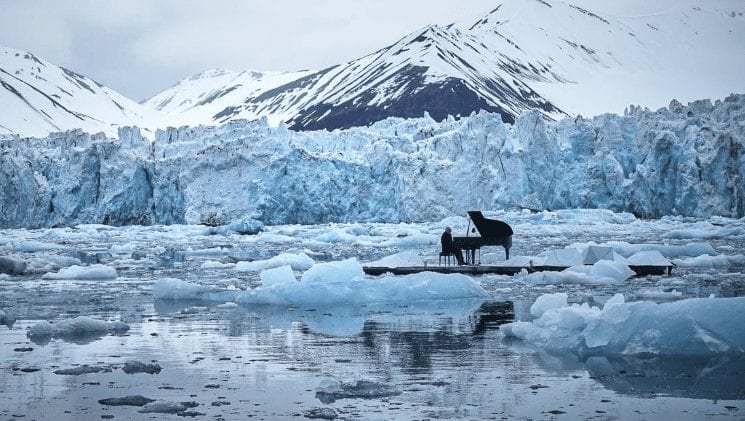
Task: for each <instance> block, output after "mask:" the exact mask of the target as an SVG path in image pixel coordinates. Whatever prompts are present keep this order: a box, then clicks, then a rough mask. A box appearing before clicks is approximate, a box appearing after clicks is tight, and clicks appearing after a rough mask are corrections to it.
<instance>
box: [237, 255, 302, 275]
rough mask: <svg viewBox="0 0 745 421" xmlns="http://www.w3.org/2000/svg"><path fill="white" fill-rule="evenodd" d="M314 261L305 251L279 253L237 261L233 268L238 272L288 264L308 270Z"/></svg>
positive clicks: (296, 268)
mask: <svg viewBox="0 0 745 421" xmlns="http://www.w3.org/2000/svg"><path fill="white" fill-rule="evenodd" d="M314 263H315V262H314V261H313V259H312V258H310V257H309V256H308V255H307V254H305V253H299V254H293V253H281V254H279V255H277V256H274V257H272V258H271V259H267V260H256V261H253V262H238V264H236V265H235V270H236V271H238V272H259V271H262V270H265V269H272V268H276V267H280V266H287V265H289V266H290V267H292V269H293V270H308V269H310V268H311V266H313V264H314Z"/></svg>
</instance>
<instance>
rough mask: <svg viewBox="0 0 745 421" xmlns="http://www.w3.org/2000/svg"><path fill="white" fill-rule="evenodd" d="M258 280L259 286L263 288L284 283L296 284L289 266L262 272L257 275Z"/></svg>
mask: <svg viewBox="0 0 745 421" xmlns="http://www.w3.org/2000/svg"><path fill="white" fill-rule="evenodd" d="M259 278H260V279H261V284H262V285H263V286H265V287H269V286H272V285H276V284H282V283H286V282H297V279H295V273H294V272H293V271H292V267H290V266H280V267H278V268H272V269H267V270H263V271H261V273H260V274H259Z"/></svg>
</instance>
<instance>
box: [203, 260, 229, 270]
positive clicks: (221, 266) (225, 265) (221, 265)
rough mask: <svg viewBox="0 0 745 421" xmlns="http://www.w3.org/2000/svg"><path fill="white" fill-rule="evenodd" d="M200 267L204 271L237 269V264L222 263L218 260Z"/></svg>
mask: <svg viewBox="0 0 745 421" xmlns="http://www.w3.org/2000/svg"><path fill="white" fill-rule="evenodd" d="M200 267H201V268H202V269H232V268H234V267H235V263H222V262H218V261H216V260H210V261H208V262H204V263H202V266H200Z"/></svg>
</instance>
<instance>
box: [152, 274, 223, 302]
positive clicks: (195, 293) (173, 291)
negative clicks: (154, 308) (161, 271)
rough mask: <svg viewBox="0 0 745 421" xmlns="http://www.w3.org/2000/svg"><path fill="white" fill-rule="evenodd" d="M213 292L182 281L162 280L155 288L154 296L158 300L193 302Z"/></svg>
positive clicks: (204, 287) (173, 279)
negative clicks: (206, 293) (192, 300)
mask: <svg viewBox="0 0 745 421" xmlns="http://www.w3.org/2000/svg"><path fill="white" fill-rule="evenodd" d="M213 290H214V289H213V288H210V287H207V286H204V285H197V284H193V283H189V282H185V281H182V280H180V279H175V278H161V279H158V280H157V281H156V282H155V285H154V286H153V296H154V297H155V298H156V299H158V300H191V299H198V298H199V297H200V296H201V295H202V294H203V293H205V292H209V291H213Z"/></svg>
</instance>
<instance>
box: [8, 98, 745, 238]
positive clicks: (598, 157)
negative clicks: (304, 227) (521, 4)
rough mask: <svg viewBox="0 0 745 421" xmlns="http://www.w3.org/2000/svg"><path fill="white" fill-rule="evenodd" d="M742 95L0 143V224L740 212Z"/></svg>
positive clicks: (744, 145)
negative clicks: (508, 117)
mask: <svg viewBox="0 0 745 421" xmlns="http://www.w3.org/2000/svg"><path fill="white" fill-rule="evenodd" d="M744 122H745V95H732V96H730V97H728V98H726V99H725V100H723V101H716V103H715V104H712V103H711V101H709V100H702V101H697V102H694V103H690V104H688V105H687V106H684V105H682V104H680V103H678V102H676V101H673V102H672V103H671V104H670V106H669V107H668V108H663V109H660V110H657V111H650V110H647V109H641V108H638V107H631V108H630V109H629V110H627V112H626V113H625V115H624V116H619V115H612V114H606V115H602V116H598V117H595V118H592V119H585V118H581V117H576V118H567V119H564V120H561V121H559V122H556V123H551V122H546V121H545V120H543V119H542V118H541V116H540V114H539V113H537V112H529V113H526V114H523V115H522V116H520V117H519V118H518V119H517V121H516V122H515V124H514V125H509V124H504V123H503V122H502V121H501V119H500V117H499V115H498V114H489V113H485V112H482V113H479V114H474V115H471V116H469V117H466V118H462V119H459V120H455V119H452V118H449V119H446V120H444V121H442V122H436V121H434V120H432V119H430V118H429V117H428V116H424V117H422V118H418V119H398V118H391V119H387V120H384V121H381V122H378V123H376V124H373V125H372V126H369V127H364V128H352V129H349V130H343V131H333V132H327V131H316V132H294V131H290V130H288V129H287V128H286V127H284V126H280V127H269V125H268V124H267V122H266V121H265V120H259V121H253V122H245V121H237V122H231V123H228V124H226V125H223V126H218V127H203V126H200V127H195V128H190V127H182V128H178V129H177V128H169V129H167V130H160V131H158V132H157V133H156V135H155V138H154V139H153V140H152V141H151V140H148V139H146V138H144V137H143V136H142V135H141V133H140V131H139V129H137V128H130V127H125V128H121V129H120V130H119V136H118V138H113V139H112V138H107V137H105V136H104V135H103V134H96V135H90V134H88V133H84V132H82V131H80V130H74V131H68V132H64V133H57V134H53V135H50V136H49V137H46V138H43V139H21V138H18V137H5V138H0V163H1V164H2V165H1V166H0V185H2V191H0V195H2V200H0V227H5V228H9V227H25V228H38V227H49V226H60V225H74V224H80V223H105V224H112V225H126V224H156V223H157V224H174V223H204V222H209V223H216V224H220V223H228V222H231V221H236V220H241V219H245V218H255V219H258V220H260V221H262V222H264V223H267V224H281V223H301V224H311V223H324V222H332V221H335V222H349V221H360V222H362V221H373V222H374V221H379V222H396V221H417V220H437V219H440V218H442V217H444V216H449V215H453V214H464V213H465V211H466V210H469V209H486V210H489V209H498V208H529V209H538V210H543V209H563V208H606V209H611V210H614V211H626V212H632V213H634V214H636V215H638V216H640V217H659V216H663V215H686V216H697V217H708V216H711V215H722V216H731V217H742V216H743V215H745V209H744V208H745V206H744V205H745V204H744V203H743V201H744V199H743V197H744V196H745V183H743V174H745V123H744Z"/></svg>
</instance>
